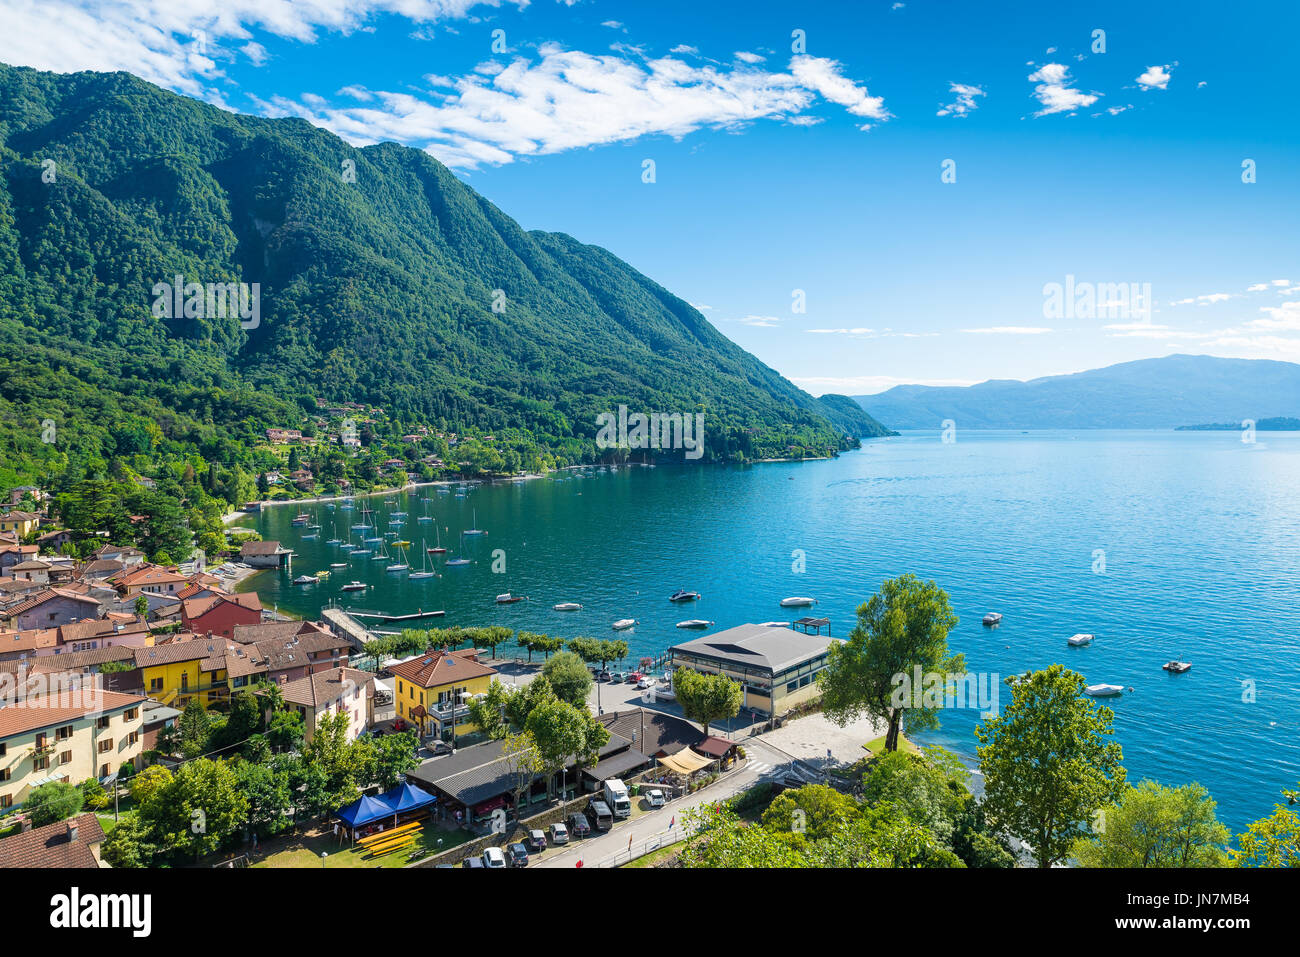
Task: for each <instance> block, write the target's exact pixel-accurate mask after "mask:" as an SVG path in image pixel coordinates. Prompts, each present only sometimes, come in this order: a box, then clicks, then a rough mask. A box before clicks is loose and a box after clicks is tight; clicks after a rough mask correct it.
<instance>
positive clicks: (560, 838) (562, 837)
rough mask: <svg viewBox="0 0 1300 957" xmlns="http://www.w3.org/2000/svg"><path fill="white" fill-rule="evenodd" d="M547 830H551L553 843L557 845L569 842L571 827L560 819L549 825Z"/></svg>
mask: <svg viewBox="0 0 1300 957" xmlns="http://www.w3.org/2000/svg"><path fill="white" fill-rule="evenodd" d="M547 830H548V831H549V832H550V835H551V843H552V844H554V845H556V846H557V847H558V846H559V845H561V844H568V843H569V829H568V828H567V827H565V826H564V825H563V824H561V823H560V822H559V821H556V822H555V823H554V824H552V825H551V826H550V827H548V828H547Z"/></svg>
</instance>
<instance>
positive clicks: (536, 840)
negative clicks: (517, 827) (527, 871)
mask: <svg viewBox="0 0 1300 957" xmlns="http://www.w3.org/2000/svg"><path fill="white" fill-rule="evenodd" d="M528 846H529V848H530V849H532V850H534V851H544V850H546V832H545V831H543V830H541V829H539V828H533V829H532V830H531V831H529V832H528Z"/></svg>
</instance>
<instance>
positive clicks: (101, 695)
mask: <svg viewBox="0 0 1300 957" xmlns="http://www.w3.org/2000/svg"><path fill="white" fill-rule="evenodd" d="M144 700H145V697H144V695H138V694H122V693H121V692H119V691H101V690H98V689H94V690H89V689H88V690H84V691H80V692H75V693H64V694H57V695H41V696H40V697H36V698H24V699H23V700H22V701H16V702H14V703H12V704H7V705H5V706H4V707H2V708H0V739H3V738H12V737H13V736H14V735H16V734H24V733H26V732H28V731H37V730H39V729H41V728H48V727H51V726H53V725H56V724H66V723H67V722H69V721H72V720H74V719H76V718H84V717H86V716H87V715H91V716H95V715H101V714H107V713H109V712H112V711H122V710H124V709H126V708H131V707H134V706H135V705H137V704H139V703H140V702H141V701H144Z"/></svg>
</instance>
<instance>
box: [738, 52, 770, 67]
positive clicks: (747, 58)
mask: <svg viewBox="0 0 1300 957" xmlns="http://www.w3.org/2000/svg"><path fill="white" fill-rule="evenodd" d="M735 56H736V59H737V60H739V61H740V62H741V63H748V64H750V65H751V66H752V65H753V64H755V63H762V62H763V61H764V60H766V59H767V57H765V56H759V55H758V54H757V53H750V52H749V51H748V50H737V51H736V54H735Z"/></svg>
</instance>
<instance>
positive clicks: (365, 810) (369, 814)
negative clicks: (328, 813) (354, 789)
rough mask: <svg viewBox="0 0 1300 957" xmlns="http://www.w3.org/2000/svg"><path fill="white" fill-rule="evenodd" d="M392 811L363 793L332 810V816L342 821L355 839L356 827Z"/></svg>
mask: <svg viewBox="0 0 1300 957" xmlns="http://www.w3.org/2000/svg"><path fill="white" fill-rule="evenodd" d="M392 813H393V809H392V808H391V807H389V806H388V805H387V804H385V803H384V802H383V801H381V800H379V799H378V798H372V797H370V796H368V795H363V796H362V797H360V798H359V799H357V800H356V801H353V802H352V803H351V804H349V805H347V806H346V807H341V808H339V809H338V810H337V811H335V812H334V816H335V817H336V818H338V819H339V820H340V821H342V822H343V823H344V825H345V826H346V827H347V829H348V831H349V832H350V833H351V835H352V838H353V840H355V839H356V833H357V828H359V827H365V826H366V825H367V824H373V823H374V822H375V821H379V820H382V819H383V818H386V817H388V815H390V814H392Z"/></svg>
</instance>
